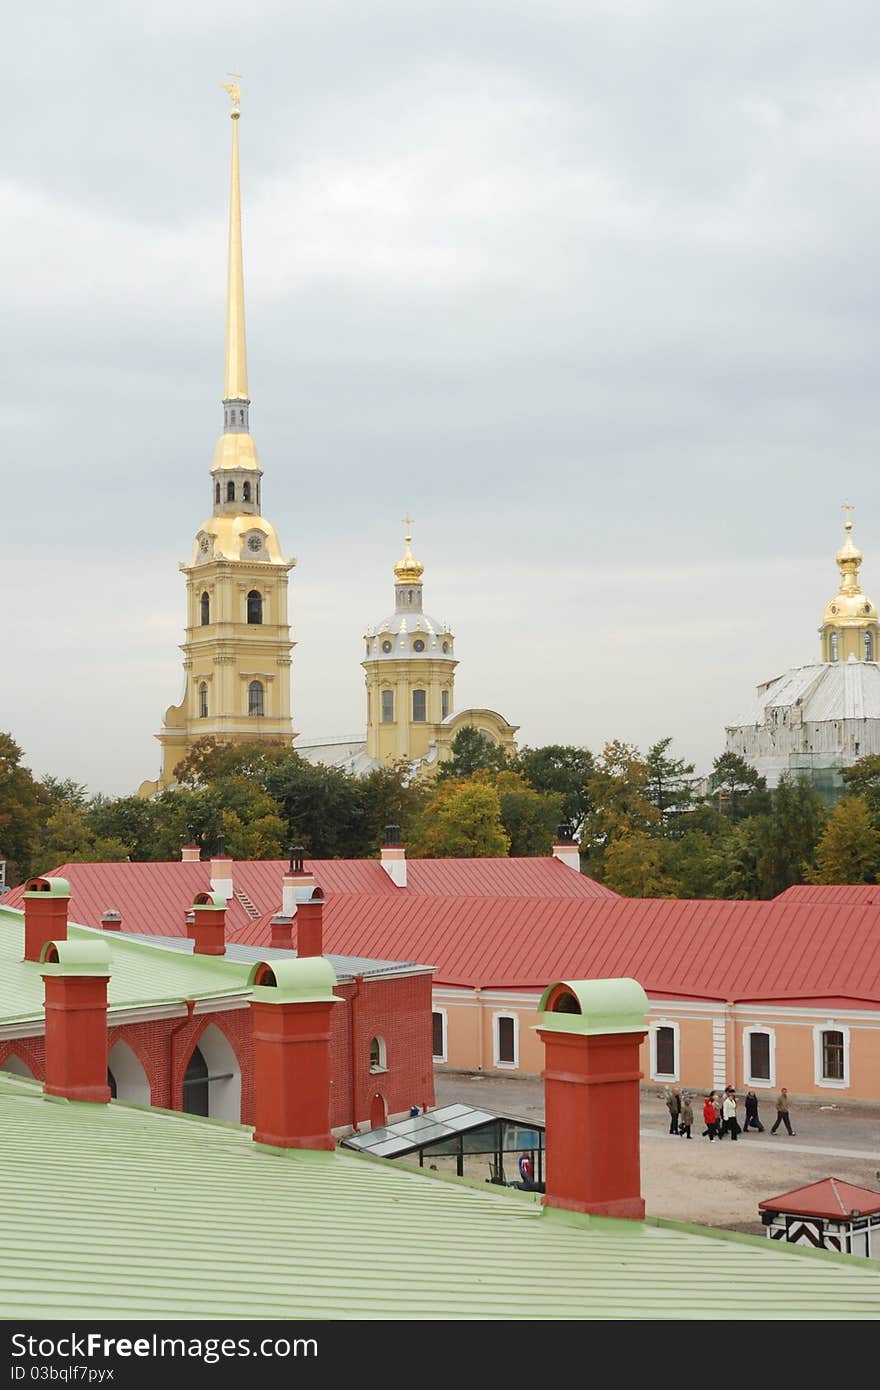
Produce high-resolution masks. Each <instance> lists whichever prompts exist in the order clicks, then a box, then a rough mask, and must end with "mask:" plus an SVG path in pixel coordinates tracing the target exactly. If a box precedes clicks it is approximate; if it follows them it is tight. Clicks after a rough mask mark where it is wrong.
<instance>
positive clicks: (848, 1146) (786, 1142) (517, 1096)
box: [435, 1072, 880, 1232]
mask: <svg viewBox="0 0 880 1390" xmlns="http://www.w3.org/2000/svg"><path fill="white" fill-rule="evenodd" d="M435 1085H436V1094H437V1104H438V1105H448V1104H450V1103H451V1102H452V1101H462V1102H466V1103H467V1104H470V1105H482V1106H485V1107H486V1109H487V1110H491V1111H497V1112H498V1113H499V1114H505V1115H511V1116H513V1117H514V1118H522V1119H526V1120H528V1119H531V1120H543V1118H544V1101H543V1085H542V1083H541V1082H540V1081H539V1080H534V1079H531V1080H530V1079H525V1078H522V1077H515V1076H512V1077H507V1076H502V1077H498V1076H494V1075H493V1076H486V1075H484V1074H477V1075H472V1074H470V1073H466V1072H438V1073H437V1074H436V1077H435ZM774 1100H775V1092H773V1093H771V1094H770V1095H768V1096H767V1097H766V1099H763V1098H762V1100H761V1120H762V1123H763V1124H764V1125H765V1126H766V1130H765V1133H764V1134H753V1133H751V1132H750V1133H748V1134H743V1135H740V1137H739V1140H738V1141H737V1143H736V1144H732V1143H731V1142H730V1140H729V1139H725V1140H724V1141H723V1142H722V1143H715V1144H710V1143H709V1142H708V1140H706V1139H701V1138H700V1131H701V1130H702V1128H703V1126H702V1123H700V1124H696V1123H695V1124H694V1138H693V1139H692V1140H691V1141H690V1142H688V1141H687V1140H686V1139H678V1138H676V1137H674V1136H671V1135H669V1134H668V1133H667V1129H668V1125H669V1116H668V1113H667V1111H666V1107H665V1105H664V1103H663V1098H662V1094H661V1089H660V1088H659V1087H656V1086H654V1087H643V1089H642V1190H643V1192H644V1196H645V1202H646V1205H647V1210H648V1212H649V1214H651V1215H652V1216H666V1217H671V1218H673V1219H675V1220H677V1221H696V1222H699V1223H701V1224H703V1225H707V1226H723V1227H727V1228H729V1229H731V1230H737V1231H752V1232H760V1231H761V1229H762V1227H761V1222H760V1219H759V1216H758V1202H760V1201H761V1200H762V1199H763V1198H765V1197H773V1196H776V1195H778V1194H779V1193H782V1192H786V1191H788V1190H789V1189H790V1188H793V1187H800V1186H802V1185H803V1184H805V1183H809V1182H815V1181H816V1180H817V1179H819V1178H827V1177H840V1178H845V1179H846V1180H847V1181H848V1182H853V1183H858V1184H859V1185H861V1186H863V1187H872V1188H877V1189H880V1105H878V1106H865V1105H863V1106H854V1105H846V1104H837V1103H836V1102H835V1101H834V1099H833V1098H831V1099H829V1100H828V1101H827V1102H818V1101H804V1102H802V1103H801V1102H798V1101H796V1100H794V1101H792V1111H791V1120H792V1127H793V1129H794V1130H795V1136H794V1138H789V1136H788V1135H787V1134H785V1133H784V1131H783V1130H780V1131H779V1132H778V1133H777V1134H775V1135H771V1134H770V1126H771V1125H772V1123H773V1121H774V1119H775V1118H776V1112H775V1107H774ZM701 1106H702V1097H701V1096H695V1097H694V1115H695V1119H698V1118H699V1116H700V1109H701ZM739 1116H740V1123H742V1104H740V1107H739ZM608 1122H609V1124H613V1123H614V1117H613V1115H611V1116H609V1120H608Z"/></svg>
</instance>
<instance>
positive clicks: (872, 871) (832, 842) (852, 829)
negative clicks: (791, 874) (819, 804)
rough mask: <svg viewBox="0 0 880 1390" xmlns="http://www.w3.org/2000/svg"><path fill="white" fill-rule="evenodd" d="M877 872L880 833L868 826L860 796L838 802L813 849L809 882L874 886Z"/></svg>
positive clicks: (868, 817)
mask: <svg viewBox="0 0 880 1390" xmlns="http://www.w3.org/2000/svg"><path fill="white" fill-rule="evenodd" d="M878 871H880V831H877V830H875V829H874V827H873V825H872V824H871V811H870V807H869V806H868V803H867V801H866V800H865V798H864V797H863V796H845V797H844V798H843V800H842V801H838V803H837V805H836V806H835V808H834V810H833V811H832V812H831V815H830V816H829V817H828V820H827V822H826V824H825V829H824V831H823V832H822V837H821V839H820V840H819V843H818V845H817V846H816V867H815V869H812V870H810V871H809V872H808V873H807V875H806V877H807V879H808V881H809V882H810V883H875V882H876V881H877V873H878Z"/></svg>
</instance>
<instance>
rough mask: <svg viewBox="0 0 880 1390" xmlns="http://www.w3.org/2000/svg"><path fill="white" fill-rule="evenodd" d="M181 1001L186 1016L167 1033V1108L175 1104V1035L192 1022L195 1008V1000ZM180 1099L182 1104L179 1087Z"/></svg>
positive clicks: (171, 1108) (173, 1106) (173, 1107)
mask: <svg viewBox="0 0 880 1390" xmlns="http://www.w3.org/2000/svg"><path fill="white" fill-rule="evenodd" d="M183 1002H184V1004H185V1005H186V1018H182V1019H181V1020H180V1022H179V1023H178V1024H177V1025H176V1027H174V1028H172V1029H171V1032H170V1033H169V1034H168V1108H169V1110H174V1109H175V1105H174V1044H175V1042H176V1041H177V1035H178V1033H180V1032H181V1031H182V1029H184V1028H185V1027H186V1025H187V1024H188V1023H190V1022H192V1016H193V1011H194V1009H195V1007H196V1001H195V1000H194V999H184V1001H183ZM180 1100H181V1105H182V1103H183V1088H182V1087H181V1092H180Z"/></svg>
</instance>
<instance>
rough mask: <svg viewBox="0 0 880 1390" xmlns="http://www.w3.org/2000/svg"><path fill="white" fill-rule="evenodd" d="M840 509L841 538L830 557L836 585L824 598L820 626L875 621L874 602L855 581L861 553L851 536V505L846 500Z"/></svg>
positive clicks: (859, 623)
mask: <svg viewBox="0 0 880 1390" xmlns="http://www.w3.org/2000/svg"><path fill="white" fill-rule="evenodd" d="M844 509H845V511H846V521H845V522H844V528H843V529H844V532H845V539H844V542H843V545H842V546H841V547H840V549H839V550H838V552H837V554H836V555H835V557H834V558H835V560H836V561H837V567H838V569H839V570H840V588H839V589H838V591H837V593H836V594H835V595H834V598H832V599H829V600H828V602H827V603H826V605H825V609H824V612H823V614H822V623H823V625H825V624H829V625H830V626H831V627H838V626H841V625H846V626H850V625H855V626H863V625H864V624H865V623H867V622H876V621H877V607H876V604H874V603H873V602H872V601H871V599H869V598H868V596H867V594H864V593H863V592H862V589H861V586H860V584H859V569H860V568H861V564H862V552H861V551H860V550H859V548H858V546H857V545H856V544H855V542H854V541H853V538H852V516H851V512H852V507H851V505H850V503H849V502H847V503H845V504H844Z"/></svg>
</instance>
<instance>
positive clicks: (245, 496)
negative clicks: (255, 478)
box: [241, 483, 251, 502]
mask: <svg viewBox="0 0 880 1390" xmlns="http://www.w3.org/2000/svg"><path fill="white" fill-rule="evenodd" d="M241 497H242V501H243V502H250V500H251V485H250V483H245V484H244V486H243V488H242V490H241Z"/></svg>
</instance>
